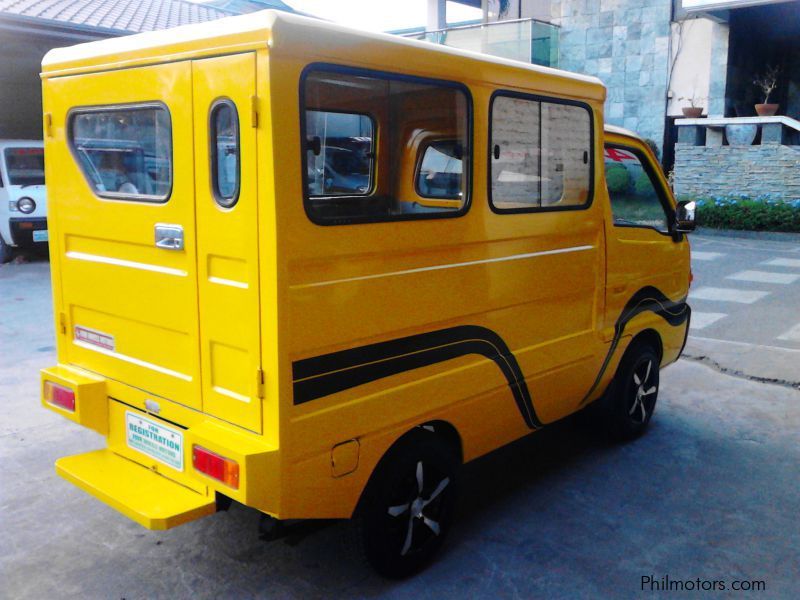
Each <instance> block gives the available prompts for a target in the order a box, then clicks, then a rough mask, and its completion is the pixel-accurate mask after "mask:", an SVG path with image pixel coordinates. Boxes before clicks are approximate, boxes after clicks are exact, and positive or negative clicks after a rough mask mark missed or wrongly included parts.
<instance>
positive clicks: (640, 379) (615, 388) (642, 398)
mask: <svg viewBox="0 0 800 600" xmlns="http://www.w3.org/2000/svg"><path fill="white" fill-rule="evenodd" d="M660 362H661V361H660V359H659V356H658V353H657V352H656V350H655V349H654V348H653V347H652V346H651V345H650V344H647V343H640V342H636V343H634V344H633V345H632V346H630V347H629V348H628V350H627V351H626V352H625V356H623V357H622V361H621V362H620V365H619V368H618V369H617V374H616V375H615V377H614V381H613V382H612V384H611V386H610V387H609V389H608V392H606V394H607V396H606V398H604V399H603V401H602V402H603V405H604V406H603V408H604V411H603V412H604V413H605V418H606V422H607V425H608V430H609V433H610V434H611V435H612V436H613V437H614V438H616V439H619V440H631V439H634V438H637V437H639V436H640V435H642V433H644V431H645V430H646V429H647V426H648V424H649V423H650V419H651V418H652V417H653V412H654V411H655V408H656V400H657V399H658V383H659V368H660Z"/></svg>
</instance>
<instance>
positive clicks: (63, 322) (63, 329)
mask: <svg viewBox="0 0 800 600" xmlns="http://www.w3.org/2000/svg"><path fill="white" fill-rule="evenodd" d="M58 331H59V332H60V333H61V334H62V335H64V334H66V333H67V315H65V314H64V313H63V312H60V313H58Z"/></svg>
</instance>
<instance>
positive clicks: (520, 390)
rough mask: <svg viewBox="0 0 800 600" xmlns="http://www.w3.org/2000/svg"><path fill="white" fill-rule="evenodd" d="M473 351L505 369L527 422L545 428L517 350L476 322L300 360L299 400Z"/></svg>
mask: <svg viewBox="0 0 800 600" xmlns="http://www.w3.org/2000/svg"><path fill="white" fill-rule="evenodd" d="M469 354H478V355H481V356H485V357H486V358H488V359H490V360H492V361H493V362H494V363H495V364H496V365H497V366H498V367H499V368H500V371H501V372H502V373H503V375H504V376H505V378H506V381H507V382H508V386H509V388H510V389H511V392H512V394H513V396H514V401H515V402H516V404H517V408H518V409H519V411H520V414H521V415H522V417H523V419H524V420H525V423H526V424H527V425H528V427H530V428H531V429H535V428H537V427H541V426H542V423H541V421H539V419H538V417H537V416H536V411H535V410H534V408H533V402H532V400H531V395H530V392H529V390H528V386H527V384H526V383H525V377H524V375H523V373H522V370H521V369H520V367H519V364H518V363H517V360H516V358H515V357H514V354H513V353H512V352H511V350H509V348H508V346H507V345H506V343H505V342H504V341H503V339H502V338H501V337H500V336H499V335H497V334H496V333H495V332H494V331H492V330H491V329H487V328H485V327H478V326H476V325H463V326H460V327H450V328H448V329H440V330H438V331H432V332H429V333H422V334H418V335H412V336H409V337H404V338H399V339H396V340H391V341H388V342H379V343H377V344H369V345H367V346H361V347H359V348H351V349H349V350H342V351H340V352H333V353H331V354H324V355H322V356H315V357H313V358H307V359H304V360H299V361H295V362H294V363H292V375H293V379H294V403H295V404H302V403H304V402H309V401H311V400H315V399H317V398H322V397H324V396H328V395H330V394H334V393H336V392H340V391H342V390H346V389H349V388H352V387H355V386H358V385H362V384H365V383H368V382H370V381H375V380H377V379H382V378H383V377H389V376H390V375H396V374H397V373H402V372H404V371H408V370H411V369H418V368H420V367H424V366H428V365H432V364H435V363H438V362H442V361H445V360H449V359H452V358H457V357H460V356H466V355H469Z"/></svg>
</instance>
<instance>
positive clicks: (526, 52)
mask: <svg viewBox="0 0 800 600" xmlns="http://www.w3.org/2000/svg"><path fill="white" fill-rule="evenodd" d="M403 37H409V38H413V39H417V40H424V41H427V42H433V43H434V44H442V45H444V46H450V47H452V48H459V49H461V50H472V51H473V52H481V53H483V54H490V55H492V56H499V57H502V58H510V59H513V60H519V61H522V62H526V63H532V64H536V65H543V66H546V67H558V26H557V25H553V24H552V23H547V22H545V21H539V20H537V19H515V20H510V21H497V22H494V23H477V24H475V25H463V26H459V27H449V28H446V29H437V30H435V31H423V32H415V33H406V34H403Z"/></svg>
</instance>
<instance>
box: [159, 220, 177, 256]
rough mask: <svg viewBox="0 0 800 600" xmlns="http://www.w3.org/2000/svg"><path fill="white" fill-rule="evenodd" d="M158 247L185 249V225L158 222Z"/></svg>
mask: <svg viewBox="0 0 800 600" xmlns="http://www.w3.org/2000/svg"><path fill="white" fill-rule="evenodd" d="M156 248H161V249H163V250H183V227H182V226H181V225H170V224H168V223H156Z"/></svg>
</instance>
